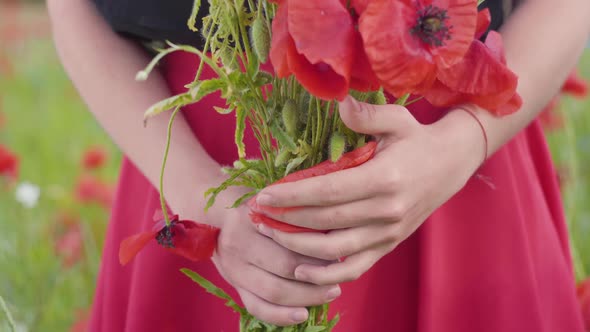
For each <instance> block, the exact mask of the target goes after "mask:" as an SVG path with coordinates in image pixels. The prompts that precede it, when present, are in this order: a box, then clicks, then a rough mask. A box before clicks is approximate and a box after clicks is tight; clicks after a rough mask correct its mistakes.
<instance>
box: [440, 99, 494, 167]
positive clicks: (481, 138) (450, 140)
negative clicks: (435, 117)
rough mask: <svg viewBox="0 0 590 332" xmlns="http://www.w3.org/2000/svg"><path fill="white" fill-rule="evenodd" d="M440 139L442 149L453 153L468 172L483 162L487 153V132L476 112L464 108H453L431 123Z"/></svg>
mask: <svg viewBox="0 0 590 332" xmlns="http://www.w3.org/2000/svg"><path fill="white" fill-rule="evenodd" d="M431 126H432V127H433V130H434V131H435V135H436V137H439V138H444V139H440V142H441V144H443V145H444V146H442V147H441V148H442V151H448V152H450V153H453V154H455V157H456V158H457V159H458V160H459V161H460V163H461V164H464V165H465V166H467V169H468V171H469V172H470V173H469V174H470V175H471V174H473V173H475V171H476V170H477V169H478V168H479V167H480V166H481V165H482V164H483V163H484V162H485V160H486V159H487V154H488V142H487V133H486V131H485V128H484V127H483V125H482V123H481V122H480V121H479V119H478V118H477V113H475V112H473V111H471V110H470V109H466V108H455V109H453V110H451V111H449V112H448V113H447V115H445V116H444V117H443V118H442V119H440V120H439V121H437V122H436V123H434V124H432V125H431Z"/></svg>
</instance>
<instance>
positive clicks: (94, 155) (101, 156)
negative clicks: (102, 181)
mask: <svg viewBox="0 0 590 332" xmlns="http://www.w3.org/2000/svg"><path fill="white" fill-rule="evenodd" d="M106 160H107V153H106V151H105V149H104V148H102V147H100V146H95V147H91V148H89V149H88V150H86V151H85V152H84V156H82V167H84V169H87V170H93V169H97V168H100V167H102V166H104V164H105V163H106Z"/></svg>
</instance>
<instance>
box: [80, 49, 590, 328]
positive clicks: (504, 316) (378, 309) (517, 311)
mask: <svg viewBox="0 0 590 332" xmlns="http://www.w3.org/2000/svg"><path fill="white" fill-rule="evenodd" d="M196 64H197V60H196V59H195V58H194V57H193V56H190V55H187V54H183V53H176V54H173V55H172V56H170V57H169V58H168V59H167V62H166V63H165V65H164V66H163V68H162V69H163V72H164V75H165V77H166V79H167V81H168V84H169V87H170V89H171V90H172V92H173V93H181V92H183V91H184V85H185V84H186V83H188V82H190V81H192V79H193V77H194V74H195V65H196ZM207 75H211V73H208V74H207ZM220 103H221V101H220V100H219V99H218V98H216V97H207V98H205V99H204V100H203V101H202V102H200V103H198V104H196V105H193V106H191V107H187V108H186V109H185V110H184V114H185V116H186V118H187V120H188V121H189V123H190V125H191V127H192V129H193V131H194V133H195V135H196V137H197V138H198V139H199V141H200V142H201V144H202V145H203V146H204V148H205V149H206V150H207V152H208V153H209V154H210V155H211V157H212V158H214V159H215V160H217V161H218V162H219V163H221V164H231V163H232V162H233V161H234V160H235V159H237V153H236V148H235V146H234V140H233V133H234V128H235V125H234V121H235V119H234V117H233V116H223V115H219V114H217V112H215V111H213V110H212V106H213V105H219V104H220ZM220 106H223V105H220ZM412 112H413V114H414V115H415V116H416V118H417V119H418V120H419V121H421V122H424V123H430V122H433V121H436V120H437V119H439V118H440V117H441V115H442V114H443V112H442V111H439V110H434V109H433V108H432V107H429V106H428V105H426V104H421V105H418V106H416V107H414V108H413V109H412ZM246 143H247V146H250V147H252V148H250V150H257V149H256V148H255V146H256V145H255V144H256V142H255V140H254V139H253V138H252V137H251V136H250V137H247V138H246ZM479 173H480V174H482V175H483V176H485V177H487V178H489V179H490V181H491V182H493V187H492V186H490V185H489V184H487V183H486V182H484V181H482V180H479V179H477V178H472V179H471V180H470V181H469V182H468V183H467V185H466V186H465V187H464V188H463V189H462V190H461V191H460V192H459V193H457V194H456V195H455V196H454V197H453V198H452V199H451V200H449V201H448V202H447V203H446V204H444V205H443V206H441V207H440V208H439V209H438V210H437V211H436V212H435V213H434V214H433V215H432V216H431V217H430V218H428V220H427V221H426V222H425V223H424V224H423V225H422V226H421V227H420V228H419V229H418V230H417V231H416V232H415V233H414V234H413V235H412V236H410V238H408V239H407V240H406V241H404V242H403V243H402V244H401V245H400V246H398V248H396V249H395V250H394V251H393V252H392V253H390V254H389V255H387V256H385V257H384V258H383V259H381V261H379V262H378V263H377V264H376V265H375V266H374V267H373V268H372V269H371V270H370V271H368V272H367V273H365V275H364V276H363V277H362V278H360V279H359V280H357V281H355V282H351V283H347V284H344V285H343V287H342V288H343V295H342V296H341V297H340V298H339V299H337V300H336V301H335V302H333V304H332V306H331V308H332V310H333V312H334V313H336V312H339V313H340V315H341V321H340V323H339V324H338V326H337V328H336V331H339V332H357V331H358V332H360V331H395V332H413V331H421V332H474V331H478V332H500V331H502V332H509V331H514V332H528V331H531V332H540V331H547V332H556V331H568V332H582V331H583V327H582V319H581V315H580V311H579V309H578V304H577V301H576V295H575V288H574V277H573V272H572V263H571V258H570V253H569V248H568V238H567V229H566V224H565V220H564V213H563V209H562V202H561V199H560V193H559V188H558V186H557V182H556V173H555V170H554V168H553V166H552V163H551V159H550V155H549V152H548V149H547V145H546V143H545V138H544V136H543V132H542V130H541V127H540V126H539V123H538V122H537V121H535V122H534V123H532V124H531V125H530V126H529V127H528V128H526V129H525V130H523V131H522V132H520V133H519V134H518V135H517V136H516V137H515V138H514V139H512V140H511V141H510V142H509V143H508V144H506V145H505V146H504V147H503V148H502V149H500V150H499V151H498V152H496V153H495V154H494V155H493V156H492V157H491V158H490V159H489V160H488V161H487V162H486V163H485V164H484V165H483V166H482V167H481V169H480V171H479ZM158 206H159V201H158V193H157V191H156V189H155V188H153V187H152V186H151V185H150V183H149V182H148V181H147V180H146V178H145V177H144V176H143V175H142V174H141V173H140V172H139V171H138V170H137V168H136V167H135V166H134V165H133V164H132V163H131V162H130V161H129V160H124V162H123V166H122V170H121V177H120V180H119V185H118V191H117V195H116V201H115V204H114V207H113V212H112V216H111V220H110V224H109V228H108V232H107V237H106V241H105V246H104V252H103V257H102V263H101V268H100V275H99V279H98V285H97V288H96V295H95V299H94V305H93V311H92V319H91V323H90V326H91V327H90V331H93V332H99V331H100V332H123V331H128V332H151V331H154V332H166V331H174V332H176V331H179V332H180V331H205V332H217V331H225V332H233V331H238V316H237V314H235V313H233V312H232V311H231V310H230V309H229V308H227V307H225V306H224V303H223V302H222V301H221V300H219V299H217V298H215V297H213V296H212V295H210V294H207V293H205V292H204V291H203V290H202V289H200V288H199V287H198V286H197V285H196V284H193V283H192V282H191V281H190V280H189V279H188V278H186V277H185V276H184V275H183V274H181V273H180V272H179V271H178V270H179V269H180V268H183V267H189V268H192V269H194V270H196V271H198V272H199V273H201V274H202V275H204V276H205V277H207V278H208V279H209V280H211V281H212V282H214V283H215V284H217V285H219V286H221V287H223V288H224V289H225V290H227V291H229V293H230V294H231V295H233V296H234V297H236V298H237V295H236V293H235V292H234V291H233V289H232V287H231V286H230V285H229V284H227V283H226V282H225V281H224V280H223V279H222V278H221V277H220V275H219V274H218V272H217V271H216V269H215V267H214V266H213V264H212V263H211V262H209V261H207V262H200V263H191V262H189V261H187V260H185V259H183V258H180V257H178V256H175V255H173V254H170V253H168V252H167V251H165V250H161V249H160V248H158V247H157V244H155V241H154V243H151V244H149V245H148V246H147V247H146V249H145V250H144V251H142V252H141V253H140V254H139V255H138V256H137V257H136V258H135V260H134V261H133V262H132V263H130V264H129V265H127V266H125V267H122V266H121V265H119V261H118V256H117V255H118V248H119V244H120V243H121V240H122V239H124V238H126V237H127V236H130V235H132V234H135V233H137V232H139V231H141V230H145V229H150V228H151V226H152V223H153V221H152V215H153V213H154V211H155V210H156V209H157V208H158Z"/></svg>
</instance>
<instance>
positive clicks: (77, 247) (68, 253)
mask: <svg viewBox="0 0 590 332" xmlns="http://www.w3.org/2000/svg"><path fill="white" fill-rule="evenodd" d="M83 248H84V246H83V235H82V229H81V227H80V225H79V224H75V225H73V226H69V227H68V228H67V229H66V230H65V232H64V233H63V234H61V235H60V236H59V237H58V238H57V239H56V241H55V253H56V254H57V255H58V256H59V257H61V259H62V264H63V265H64V267H66V268H69V267H72V266H74V264H76V263H77V262H79V261H80V258H81V257H82V250H83Z"/></svg>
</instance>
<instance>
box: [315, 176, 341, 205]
mask: <svg viewBox="0 0 590 332" xmlns="http://www.w3.org/2000/svg"><path fill="white" fill-rule="evenodd" d="M318 191H319V193H320V195H319V197H321V200H322V202H321V203H324V204H326V203H330V202H333V201H334V199H336V197H337V195H338V190H337V188H336V183H334V180H331V179H327V180H326V181H323V182H322V185H321V186H320V187H319V188H318Z"/></svg>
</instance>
